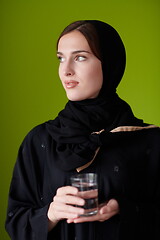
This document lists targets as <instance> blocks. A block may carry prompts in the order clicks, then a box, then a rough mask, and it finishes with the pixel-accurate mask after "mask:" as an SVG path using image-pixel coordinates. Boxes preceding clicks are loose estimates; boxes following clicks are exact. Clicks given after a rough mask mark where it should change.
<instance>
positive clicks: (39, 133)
mask: <svg viewBox="0 0 160 240" xmlns="http://www.w3.org/2000/svg"><path fill="white" fill-rule="evenodd" d="M46 123H47V122H44V123H41V124H39V125H37V126H35V127H33V128H32V129H31V130H30V131H29V132H28V133H27V135H26V136H25V138H24V140H23V144H25V143H27V144H32V145H33V144H36V143H37V142H38V143H39V142H41V143H42V144H43V143H46V142H48V140H49V138H50V135H49V133H48V131H47V127H46Z"/></svg>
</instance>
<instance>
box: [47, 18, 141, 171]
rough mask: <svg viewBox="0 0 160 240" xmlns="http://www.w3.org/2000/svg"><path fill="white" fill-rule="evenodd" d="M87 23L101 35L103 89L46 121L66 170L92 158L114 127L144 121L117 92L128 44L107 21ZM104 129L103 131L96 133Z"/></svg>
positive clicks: (59, 162)
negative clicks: (136, 116) (93, 96)
mask: <svg viewBox="0 0 160 240" xmlns="http://www.w3.org/2000/svg"><path fill="white" fill-rule="evenodd" d="M86 23H90V24H92V25H93V26H94V28H95V30H96V32H97V35H98V38H99V47H100V54H101V63H102V71H103V85H102V89H101V91H100V93H99V95H98V97H97V98H95V99H86V100H83V101H68V103H67V104H66V106H65V108H64V109H63V110H62V111H61V112H60V113H59V115H58V116H57V118H56V119H55V120H51V121H48V122H47V123H46V127H47V131H48V132H49V134H50V136H51V137H52V139H53V141H55V143H56V149H53V152H52V154H53V157H54V159H55V160H56V164H57V165H58V166H59V168H61V169H63V170H65V171H70V170H73V169H76V168H78V167H81V166H83V165H85V164H86V163H88V162H90V161H91V160H92V159H93V157H94V155H95V152H96V150H97V148H98V147H100V146H101V145H102V144H103V142H104V141H106V139H107V136H108V134H111V133H110V131H111V130H112V129H114V128H116V127H119V126H143V125H144V123H143V121H142V120H139V119H137V118H135V117H134V115H133V113H132V110H131V108H130V106H129V105H128V104H127V103H126V102H125V101H123V100H122V99H120V98H119V97H118V95H117V94H116V88H117V86H118V84H119V83H120V81H121V79H122V76H123V74H124V70H125V64H126V53H125V48H124V45H123V42H122V40H121V38H120V36H119V34H118V33H117V31H116V30H115V29H114V28H113V27H111V26H110V25H108V24H106V23H104V22H101V21H95V20H89V21H84V24H86ZM101 130H103V131H102V133H101V134H97V132H101Z"/></svg>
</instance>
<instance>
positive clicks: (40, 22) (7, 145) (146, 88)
mask: <svg viewBox="0 0 160 240" xmlns="http://www.w3.org/2000/svg"><path fill="white" fill-rule="evenodd" d="M159 12H160V2H159V0H133V1H132V0H126V1H125V0H121V1H120V0H112V1H110V0H99V1H97V0H88V1H87V0H81V1H75V0H70V1H66V0H61V1H55V0H50V1H49V0H45V1H42V0H33V1H31V0H1V1H0V24H1V27H0V28H1V37H0V46H1V49H0V52H1V58H0V68H1V82H0V83H1V94H0V98H1V99H0V104H1V117H0V121H1V122H0V126H1V140H0V143H1V148H0V151H1V153H0V156H1V160H0V163H1V167H0V171H1V172H0V178H1V179H0V187H1V188H0V189H1V194H0V213H1V217H0V239H2V240H7V239H9V237H8V235H7V234H6V232H5V230H4V221H5V214H6V207H7V194H8V189H9V183H10V179H11V176H12V169H13V166H14V163H15V160H16V155H17V151H18V148H19V145H20V143H21V142H22V140H23V138H24V136H25V135H26V134H27V132H28V131H29V130H30V129H31V128H32V127H34V126H35V125H37V124H39V123H41V122H44V121H46V120H48V119H52V118H54V117H55V116H56V115H57V113H58V112H59V111H60V110H61V109H62V108H63V106H64V104H65V103H66V101H67V99H66V97H65V93H64V91H63V89H62V87H61V84H60V81H59V79H58V75H57V66H58V62H57V59H56V57H55V44H56V39H57V37H58V35H59V33H60V32H61V30H62V29H63V28H64V27H65V26H66V25H67V24H69V23H70V22H72V21H75V20H79V19H98V20H102V21H106V22H108V23H110V24H111V25H112V26H113V27H115V28H116V29H117V30H118V32H119V33H120V35H121V37H122V39H123V41H124V44H125V47H126V51H127V67H126V72H125V75H124V77H123V81H122V83H121V84H120V86H119V88H118V93H119V95H120V96H121V97H122V98H123V99H125V100H126V101H128V103H129V104H130V105H131V106H132V109H133V111H134V113H135V115H136V116H137V117H139V118H143V119H144V120H145V122H149V123H153V124H157V125H159V124H160V100H159V91H160V83H159V80H160V61H159V55H160V44H159V43H160V14H159ZM17 187H18V186H17Z"/></svg>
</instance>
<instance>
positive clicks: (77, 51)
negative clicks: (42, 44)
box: [57, 50, 90, 55]
mask: <svg viewBox="0 0 160 240" xmlns="http://www.w3.org/2000/svg"><path fill="white" fill-rule="evenodd" d="M82 52H85V53H90V52H89V51H86V50H76V51H73V52H72V53H71V54H77V53H82ZM57 54H59V55H63V53H62V52H57Z"/></svg>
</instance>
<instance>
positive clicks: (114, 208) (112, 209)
mask: <svg viewBox="0 0 160 240" xmlns="http://www.w3.org/2000/svg"><path fill="white" fill-rule="evenodd" d="M118 213H119V205H118V202H117V201H116V200H115V199H111V200H110V201H109V202H107V203H105V204H102V205H101V206H100V208H99V211H98V213H97V214H96V215H94V216H90V217H79V218H74V219H68V220H67V222H68V223H71V222H74V223H82V222H93V221H99V222H103V221H106V220H108V219H109V218H111V217H113V216H114V215H116V214H118Z"/></svg>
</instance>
